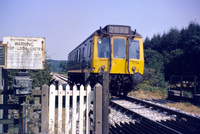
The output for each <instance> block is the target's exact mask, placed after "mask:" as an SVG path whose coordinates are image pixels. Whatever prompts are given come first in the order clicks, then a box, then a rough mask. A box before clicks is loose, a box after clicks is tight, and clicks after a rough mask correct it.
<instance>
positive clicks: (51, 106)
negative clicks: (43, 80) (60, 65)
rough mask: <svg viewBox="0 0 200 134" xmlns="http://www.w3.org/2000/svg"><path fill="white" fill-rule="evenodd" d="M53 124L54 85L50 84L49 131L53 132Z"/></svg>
mask: <svg viewBox="0 0 200 134" xmlns="http://www.w3.org/2000/svg"><path fill="white" fill-rule="evenodd" d="M54 124H55V86H54V85H51V86H50V93H49V133H51V134H53V133H54Z"/></svg>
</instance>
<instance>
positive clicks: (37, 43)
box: [3, 37, 45, 69]
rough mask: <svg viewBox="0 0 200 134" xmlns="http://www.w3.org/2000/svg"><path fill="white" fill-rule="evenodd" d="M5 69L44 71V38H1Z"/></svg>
mask: <svg viewBox="0 0 200 134" xmlns="http://www.w3.org/2000/svg"><path fill="white" fill-rule="evenodd" d="M3 44H7V67H6V68H7V69H44V62H45V50H44V44H45V38H29V37H3Z"/></svg>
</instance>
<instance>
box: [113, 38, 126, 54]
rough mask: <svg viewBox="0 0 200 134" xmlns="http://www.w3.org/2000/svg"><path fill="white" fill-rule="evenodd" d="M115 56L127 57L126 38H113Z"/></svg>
mask: <svg viewBox="0 0 200 134" xmlns="http://www.w3.org/2000/svg"><path fill="white" fill-rule="evenodd" d="M113 50H114V58H125V57H126V55H125V52H126V45H125V39H113Z"/></svg>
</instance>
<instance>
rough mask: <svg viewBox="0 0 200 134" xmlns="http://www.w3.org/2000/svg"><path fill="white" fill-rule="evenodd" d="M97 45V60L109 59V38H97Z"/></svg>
mask: <svg viewBox="0 0 200 134" xmlns="http://www.w3.org/2000/svg"><path fill="white" fill-rule="evenodd" d="M97 43H98V57H99V58H109V56H110V49H109V38H99V39H98V40H97Z"/></svg>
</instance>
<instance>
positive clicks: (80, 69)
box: [68, 25, 144, 95]
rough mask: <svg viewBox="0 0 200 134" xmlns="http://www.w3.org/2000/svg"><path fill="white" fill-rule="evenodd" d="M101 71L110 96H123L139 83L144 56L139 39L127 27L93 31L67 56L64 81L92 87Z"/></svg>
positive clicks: (117, 26) (139, 36)
mask: <svg viewBox="0 0 200 134" xmlns="http://www.w3.org/2000/svg"><path fill="white" fill-rule="evenodd" d="M101 71H109V82H110V83H109V84H110V91H111V93H117V94H120V93H123V94H125V95H126V94H127V93H128V92H129V91H130V90H132V87H133V85H134V83H139V82H141V81H142V75H143V71H144V52H143V41H142V36H141V35H140V34H139V33H137V32H136V30H134V31H133V30H131V27H130V26H122V25H107V26H105V27H104V28H101V27H100V29H98V30H96V31H95V32H94V33H93V34H92V35H90V36H89V37H88V38H87V39H86V40H85V41H83V42H82V43H81V44H80V45H79V46H77V47H76V48H75V49H74V50H73V51H71V52H70V53H69V55H68V79H69V80H70V81H71V82H73V83H82V84H84V82H85V74H86V73H88V74H89V81H90V82H91V84H92V85H94V84H95V83H96V82H97V81H98V80H97V77H98V75H99V74H100V73H101Z"/></svg>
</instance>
